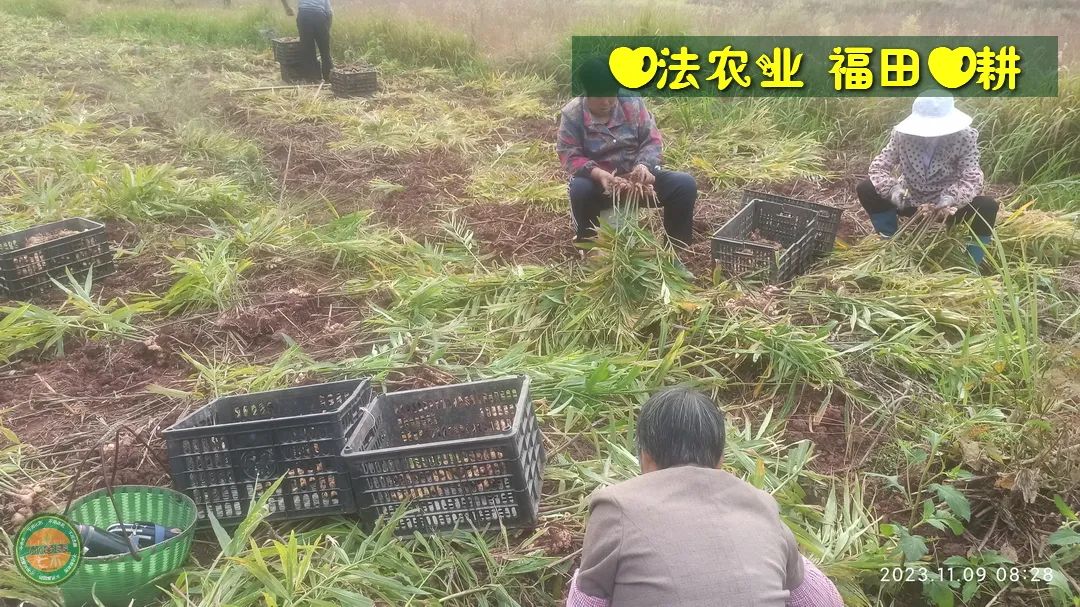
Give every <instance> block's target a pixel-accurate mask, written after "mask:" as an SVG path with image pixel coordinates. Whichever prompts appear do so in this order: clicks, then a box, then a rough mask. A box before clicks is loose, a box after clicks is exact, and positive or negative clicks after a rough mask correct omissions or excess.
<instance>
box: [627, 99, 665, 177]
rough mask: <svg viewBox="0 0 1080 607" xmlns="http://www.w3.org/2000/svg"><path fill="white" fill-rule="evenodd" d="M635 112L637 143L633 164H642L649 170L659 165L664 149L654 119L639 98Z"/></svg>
mask: <svg viewBox="0 0 1080 607" xmlns="http://www.w3.org/2000/svg"><path fill="white" fill-rule="evenodd" d="M637 112H638V116H637V119H638V142H639V143H638V150H637V155H636V156H635V158H634V164H643V165H645V166H647V167H649V168H650V169H651V168H653V167H655V166H657V165H658V164H660V157H661V154H662V153H663V148H664V146H663V140H662V139H661V137H660V130H659V129H658V128H656V119H655V118H653V115H652V113H651V112H649V108H647V107H645V101H644V100H642V99H641V98H640V97H639V98H638V99H637Z"/></svg>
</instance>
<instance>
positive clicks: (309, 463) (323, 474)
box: [277, 424, 347, 512]
mask: <svg viewBox="0 0 1080 607" xmlns="http://www.w3.org/2000/svg"><path fill="white" fill-rule="evenodd" d="M334 427H336V424H312V425H310V426H304V427H297V428H288V429H283V430H280V431H279V432H278V444H279V445H280V446H279V447H278V452H279V454H280V456H281V465H282V467H283V468H284V470H279V471H278V472H277V474H282V473H284V474H285V477H286V478H285V481H284V482H283V483H282V491H283V493H284V495H285V496H286V501H287V503H288V505H289V507H290V509H291V510H295V511H301V512H302V511H305V510H313V509H321V508H331V507H335V506H339V505H341V503H342V493H341V491H340V490H341V489H346V488H347V487H344V486H342V481H341V479H340V478H339V476H338V472H337V466H338V455H337V454H338V453H339V452H340V450H341V439H338V438H337V437H336V433H334V432H333V431H332V429H333V428H334ZM328 430H329V431H330V432H328Z"/></svg>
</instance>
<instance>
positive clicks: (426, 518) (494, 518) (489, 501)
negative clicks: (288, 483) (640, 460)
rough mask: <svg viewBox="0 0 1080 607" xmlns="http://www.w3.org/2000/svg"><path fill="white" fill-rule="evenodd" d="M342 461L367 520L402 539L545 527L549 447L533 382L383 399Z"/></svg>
mask: <svg viewBox="0 0 1080 607" xmlns="http://www.w3.org/2000/svg"><path fill="white" fill-rule="evenodd" d="M343 457H344V460H345V463H346V466H347V467H348V469H349V472H350V474H351V475H352V481H353V490H354V492H355V493H356V496H357V502H358V504H359V508H360V512H361V516H362V517H363V518H364V519H365V520H366V521H367V522H368V523H372V522H374V520H375V519H377V518H379V517H384V518H389V517H391V516H392V515H393V514H394V513H395V512H397V510H398V508H399V507H400V506H401V505H402V504H403V503H408V506H407V508H408V511H407V513H406V514H405V515H404V516H403V517H402V518H401V519H400V522H399V523H398V528H397V532H398V533H404V534H407V533H411V532H413V531H421V532H429V533H430V532H439V531H450V530H453V529H454V528H462V529H472V528H474V527H475V528H477V529H483V528H486V527H488V526H498V525H500V524H501V525H503V526H505V527H509V528H520V527H531V526H533V525H535V524H536V519H537V516H538V512H539V506H540V487H541V484H542V481H543V471H544V460H545V455H544V446H543V441H542V437H541V435H540V427H539V425H538V424H537V421H536V414H535V412H534V411H533V408H532V401H531V400H530V399H529V378H528V377H525V376H519V377H507V378H501V379H494V380H485V381H478V382H472V383H467V384H457V385H453V386H443V387H438V388H425V389H420V390H407V391H404V392H394V393H390V394H384V395H381V396H379V397H378V398H376V399H375V402H374V403H373V404H372V405H371V407H369V408H368V410H367V412H366V413H365V415H364V418H363V420H361V422H360V425H359V426H358V427H357V428H356V431H355V432H353V434H352V436H350V437H349V441H348V443H347V444H346V446H345V451H344V453H343Z"/></svg>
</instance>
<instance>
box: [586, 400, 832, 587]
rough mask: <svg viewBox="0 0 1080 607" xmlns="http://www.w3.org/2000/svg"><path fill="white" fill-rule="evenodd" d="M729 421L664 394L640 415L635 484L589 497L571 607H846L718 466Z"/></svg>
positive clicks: (709, 407)
mask: <svg viewBox="0 0 1080 607" xmlns="http://www.w3.org/2000/svg"><path fill="white" fill-rule="evenodd" d="M724 442H725V439H724V414H723V413H722V412H721V411H720V408H719V407H717V406H716V403H714V402H713V401H712V400H711V399H709V397H707V396H705V395H704V394H702V393H700V392H698V391H696V390H691V389H688V388H681V387H680V388H669V389H667V390H664V391H662V392H659V393H657V394H655V395H653V396H652V398H650V399H649V401H648V402H646V403H645V405H644V406H643V407H642V408H641V414H640V416H639V417H638V425H637V444H638V452H639V454H640V460H641V471H642V474H641V476H638V477H636V478H633V479H630V480H628V481H625V482H622V483H619V484H618V485H614V486H611V487H605V488H603V489H600V490H598V491H597V492H596V493H594V494H593V497H592V501H591V504H590V508H589V512H590V514H589V521H588V527H587V529H586V532H585V543H584V545H583V547H582V552H581V566H580V568H579V569H578V571H577V572H576V573H575V574H574V578H573V581H572V582H571V584H570V593H569V595H568V597H567V602H566V604H567V607H660V606H663V607H716V606H717V605H726V606H729V607H744V606H745V607H749V606H751V605H753V606H755V607H843V601H842V600H841V598H840V593H839V592H837V590H836V586H835V585H833V583H832V581H830V580H829V578H827V577H825V574H823V573H822V572H821V571H820V570H819V569H818V568H817V567H816V566H814V564H813V563H811V562H810V561H809V560H807V559H806V558H805V557H803V556H802V555H801V554H799V547H798V544H797V543H796V541H795V536H794V535H793V534H792V532H791V530H790V529H788V527H787V526H786V525H785V524H784V522H783V521H782V520H780V513H779V506H778V505H777V503H776V500H774V499H773V498H772V496H771V495H769V494H768V493H765V492H764V491H761V490H759V489H756V488H754V487H752V486H751V485H749V484H748V483H746V482H745V481H743V480H741V479H739V478H736V477H735V476H732V475H731V474H729V473H728V472H726V471H724V470H722V469H721V467H720V464H721V461H722V459H723V454H724Z"/></svg>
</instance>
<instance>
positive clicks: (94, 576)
mask: <svg viewBox="0 0 1080 607" xmlns="http://www.w3.org/2000/svg"><path fill="white" fill-rule="evenodd" d="M112 492H113V498H114V499H115V501H116V507H117V508H118V509H119V510H120V517H119V518H118V517H117V515H116V512H115V511H114V510H113V505H112V502H111V501H110V500H109V494H108V491H107V490H106V489H98V490H97V491H94V492H93V493H89V494H87V495H85V496H83V497H80V498H79V499H77V500H75V501H73V502H72V503H71V507H70V508H69V509H68V518H69V519H70V520H72V521H74V522H76V523H82V524H86V525H94V526H96V527H100V528H102V529H105V528H106V527H108V526H109V525H111V524H113V523H117V522H120V519H121V518H122V519H123V520H124V521H126V522H131V521H151V522H154V523H157V524H159V525H164V526H166V527H170V528H179V529H183V532H182V533H181V534H180V535H177V536H176V537H172V538H169V539H167V540H165V541H164V542H161V543H160V544H154V545H153V546H150V547H149V548H144V549H142V550H139V552H138V554H139V557H140V558H139V560H135V558H134V557H132V556H131V555H130V554H116V555H110V556H100V557H95V558H84V559H83V561H82V564H80V565H79V568H78V570H77V571H76V572H75V574H74V575H73V576H71V578H70V579H68V581H66V582H64V583H63V584H61V585H60V590H61V591H62V592H63V594H64V604H65V605H67V606H68V607H72V606H74V605H94V597H95V596H96V597H97V600H99V601H101V603H102V604H104V605H106V607H112V606H114V605H115V606H117V607H120V606H126V605H128V604H130V602H131V601H133V600H134V601H135V604H136V605H142V604H146V603H148V602H152V601H154V600H155V599H158V598H159V597H160V595H161V593H162V591H161V589H160V588H159V586H165V587H167V586H168V584H169V583H171V582H172V579H171V576H172V575H174V574H175V573H176V571H177V569H179V568H180V566H181V565H183V564H184V561H186V560H187V558H188V553H189V552H190V550H191V540H192V537H194V535H195V520H196V518H197V516H198V513H197V511H196V509H195V502H193V501H191V498H190V497H188V496H186V495H184V494H183V493H179V492H177V491H173V490H172V489H166V488H163V487H144V486H140V485H128V486H119V487H113V490H112Z"/></svg>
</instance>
